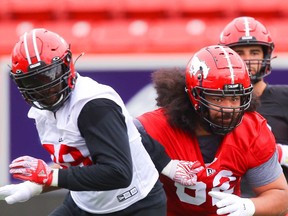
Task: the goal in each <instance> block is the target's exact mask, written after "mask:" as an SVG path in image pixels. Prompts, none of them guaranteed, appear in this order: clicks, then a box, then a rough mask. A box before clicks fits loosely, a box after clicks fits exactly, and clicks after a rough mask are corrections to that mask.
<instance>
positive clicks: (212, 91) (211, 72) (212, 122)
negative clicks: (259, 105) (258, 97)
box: [186, 46, 253, 135]
mask: <svg viewBox="0 0 288 216" xmlns="http://www.w3.org/2000/svg"><path fill="white" fill-rule="evenodd" d="M252 89H253V87H252V85H251V82H250V78H249V72H248V70H247V66H246V65H245V63H244V62H243V60H242V59H241V57H240V56H239V55H238V54H237V53H236V52H235V51H233V50H232V49H230V48H228V47H222V46H210V47H206V48H203V49H201V50H200V51H199V52H197V53H196V54H195V55H194V56H193V58H192V59H191V60H190V61H189V63H188V65H187V68H186V91H187V93H188V96H189V99H190V101H191V103H192V105H193V107H194V109H195V110H196V112H197V113H198V114H199V115H200V117H201V118H202V119H203V120H204V122H205V123H206V124H208V125H209V128H210V129H211V131H212V132H213V133H215V134H220V135H225V134H227V133H229V132H230V131H232V130H233V129H234V128H236V127H237V126H238V125H239V124H240V123H241V121H242V117H243V115H244V112H245V110H246V109H248V107H249V106H250V102H251V98H252ZM227 101H228V102H227Z"/></svg>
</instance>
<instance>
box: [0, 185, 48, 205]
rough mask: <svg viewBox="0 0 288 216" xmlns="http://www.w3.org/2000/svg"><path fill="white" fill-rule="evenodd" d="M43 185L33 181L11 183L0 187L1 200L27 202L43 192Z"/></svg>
mask: <svg viewBox="0 0 288 216" xmlns="http://www.w3.org/2000/svg"><path fill="white" fill-rule="evenodd" d="M42 189H43V186H42V185H38V184H35V183H33V182H29V181H26V182H23V183H20V184H10V185H6V186H3V187H0V200H4V199H5V201H6V202H7V203H8V204H14V203H17V202H25V201H27V200H29V199H30V198H32V197H33V196H36V195H39V194H40V193H41V192H42Z"/></svg>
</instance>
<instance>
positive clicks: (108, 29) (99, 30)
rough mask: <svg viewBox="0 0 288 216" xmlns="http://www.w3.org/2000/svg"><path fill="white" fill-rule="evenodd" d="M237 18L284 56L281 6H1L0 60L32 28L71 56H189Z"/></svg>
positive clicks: (210, 1)
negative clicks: (255, 23)
mask: <svg viewBox="0 0 288 216" xmlns="http://www.w3.org/2000/svg"><path fill="white" fill-rule="evenodd" d="M242 15H245V16H246V15H248V16H249V15H251V16H254V17H255V18H258V19H259V20H260V21H263V23H264V24H266V25H267V27H269V29H270V30H271V33H272V36H273V38H274V41H275V43H276V48H277V49H276V50H277V51H279V52H285V51H287V50H286V47H287V43H288V42H287V39H286V37H287V36H286V33H287V32H286V30H285V29H287V28H286V25H287V22H286V21H287V20H288V6H286V5H284V4H283V1H282V0H273V1H266V0H264V1H263V0H253V1H250V0H238V1H230V0H205V1H198V0H145V1H142V0H85V1H79V0H57V1H55V2H51V1H49V0H41V1H40V0H25V1H23V0H1V7H0V37H1V40H0V41H1V42H0V54H9V53H10V52H11V47H12V46H13V45H14V43H15V42H16V41H17V38H18V36H19V35H20V34H22V33H23V32H24V31H26V30H29V29H31V28H33V27H45V28H47V29H50V30H53V31H56V32H58V33H60V34H61V35H63V37H64V38H65V39H66V40H67V41H69V42H70V43H71V44H72V49H73V50H74V52H82V51H83V52H86V53H134V52H137V53H139V52H143V53H149V52H153V53H155V52H159V53H165V52H193V51H195V50H197V49H199V48H200V47H202V46H204V45H207V44H213V43H217V40H218V35H219V33H220V31H221V29H222V28H223V27H224V26H225V24H227V23H228V22H229V21H230V20H232V19H233V18H234V17H237V16H242Z"/></svg>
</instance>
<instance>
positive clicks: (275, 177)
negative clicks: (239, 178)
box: [209, 152, 288, 216]
mask: <svg viewBox="0 0 288 216" xmlns="http://www.w3.org/2000/svg"><path fill="white" fill-rule="evenodd" d="M277 160H278V156H277V153H276V152H275V153H274V155H273V156H272V157H271V158H270V159H269V160H268V161H267V162H265V163H264V164H262V165H260V166H258V167H255V168H253V169H250V170H248V172H247V173H246V178H247V180H248V182H249V183H250V184H251V186H252V188H253V190H254V192H255V193H256V197H255V198H249V199H248V198H241V197H238V196H236V195H233V194H228V193H224V192H218V191H213V192H212V191H211V192H209V195H210V196H212V197H213V198H214V199H217V200H219V201H217V202H216V206H217V207H218V210H217V214H218V215H224V214H229V213H233V215H235V216H242V215H245V216H252V215H271V216H272V215H286V214H287V210H288V187H287V183H286V179H285V177H284V175H283V173H282V169H281V166H280V164H279V162H278V161H277Z"/></svg>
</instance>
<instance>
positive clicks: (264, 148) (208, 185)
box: [138, 108, 281, 216]
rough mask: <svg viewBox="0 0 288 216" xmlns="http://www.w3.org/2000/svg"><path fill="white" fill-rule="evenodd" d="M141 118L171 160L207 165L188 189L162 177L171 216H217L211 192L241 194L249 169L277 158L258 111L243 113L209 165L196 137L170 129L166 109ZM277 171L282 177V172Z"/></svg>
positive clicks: (273, 140) (273, 145) (271, 139)
mask: <svg viewBox="0 0 288 216" xmlns="http://www.w3.org/2000/svg"><path fill="white" fill-rule="evenodd" d="M138 119H139V120H140V122H141V123H142V125H143V126H144V128H145V130H146V131H147V133H148V134H150V135H151V136H152V137H153V138H154V139H156V140H158V141H159V142H160V143H161V144H162V145H163V146H164V147H165V149H166V151H167V153H168V155H169V156H170V157H171V158H172V159H178V160H187V161H196V160H198V161H200V162H201V163H202V165H203V166H205V169H204V170H202V171H201V172H199V173H198V174H197V183H196V184H195V185H194V186H188V187H185V186H183V185H180V184H178V183H175V182H173V181H171V180H170V179H168V178H167V177H165V176H161V181H162V183H163V184H164V189H165V192H166V195H167V199H168V203H167V206H168V215H169V216H181V215H183V216H184V215H185V216H186V215H215V216H216V215H217V214H216V207H215V202H216V200H214V199H212V197H210V196H209V195H208V192H209V191H224V192H226V193H233V194H236V195H240V180H241V177H242V176H243V175H244V174H245V173H246V172H247V170H249V169H252V168H254V167H257V166H260V165H261V164H263V163H265V162H266V161H268V160H270V158H272V156H273V155H275V149H276V145H275V139H274V137H273V134H272V133H271V131H270V130H269V128H268V127H267V123H266V121H265V119H264V118H262V117H261V116H260V115H259V114H258V113H256V112H253V113H245V114H244V116H243V120H242V123H241V124H240V125H239V126H238V127H237V128H236V129H234V130H233V131H232V132H230V133H229V134H227V135H226V136H225V137H224V138H223V140H222V142H221V144H220V146H219V148H218V150H217V152H216V155H215V158H214V160H213V161H212V162H211V163H210V164H205V163H204V161H203V158H202V154H201V151H200V148H199V145H198V141H197V138H196V137H195V136H191V135H190V134H188V133H187V132H184V131H182V130H180V129H177V128H175V127H171V126H170V125H169V123H168V122H167V119H166V117H165V115H164V111H163V109H161V108H160V109H158V110H155V111H152V112H149V113H145V114H143V115H142V116H140V117H138ZM275 161H276V160H275ZM278 167H279V164H278ZM278 170H280V171H279V172H278V176H279V175H280V173H281V169H278ZM267 178H268V177H267ZM268 179H269V178H268ZM268 181H269V180H268ZM270 181H271V179H270Z"/></svg>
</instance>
